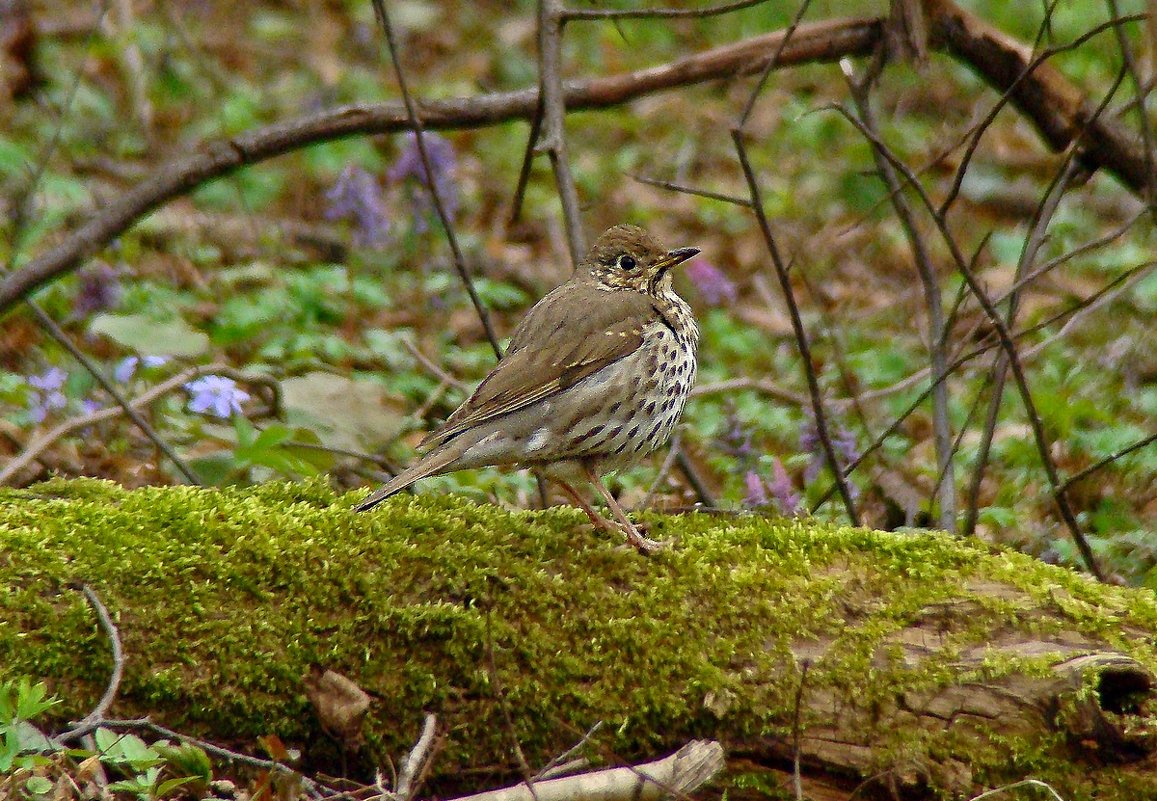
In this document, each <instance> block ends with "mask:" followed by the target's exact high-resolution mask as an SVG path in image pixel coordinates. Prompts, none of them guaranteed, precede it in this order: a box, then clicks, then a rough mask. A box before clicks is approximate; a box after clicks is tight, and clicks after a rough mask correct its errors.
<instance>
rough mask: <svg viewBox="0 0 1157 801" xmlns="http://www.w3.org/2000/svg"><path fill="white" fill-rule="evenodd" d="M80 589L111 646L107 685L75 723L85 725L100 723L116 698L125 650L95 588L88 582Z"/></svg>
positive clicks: (123, 665) (122, 674) (123, 666)
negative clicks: (88, 709) (109, 672)
mask: <svg viewBox="0 0 1157 801" xmlns="http://www.w3.org/2000/svg"><path fill="white" fill-rule="evenodd" d="M79 589H80V591H81V592H83V593H84V597H85V598H87V599H88V603H89V605H90V606H91V607H92V609H93V611H94V612H96V617H97V620H99V621H100V627H101V628H102V629H104V633H105V636H107V637H108V640H109V645H110V646H111V647H112V675H110V676H109V679H108V686H107V687H106V688H105V691H104V695H102V696H101V697H100V701H98V702H97V704H96V706H95V707H93V709H92V711H91V712H89V713H88V714H87V715H85V716H84V718H83V719H81V720H80V722H79V723H78V724H77V725H78V726H85V725H88V724H90V723H100V721H102V720H104V716H105V715H106V714H107V713H108V708H109V707H110V706H112V702H113V701H114V700H115V699H116V695H117V691H118V690H119V689H120V686H121V677H122V676H124V672H125V651H124V647H123V646H122V645H121V635H120V632H119V631H117V627H116V624H114V623H113V622H112V617H111V616H109V613H108V609H107V608H105V605H104V604H103V603H102V602H101V600H100V596H99V595H97V594H96V590H94V589H93V588H92V587H90V586H89V585H88V584H81V585H80V587H79Z"/></svg>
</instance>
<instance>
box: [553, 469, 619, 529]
mask: <svg viewBox="0 0 1157 801" xmlns="http://www.w3.org/2000/svg"><path fill="white" fill-rule="evenodd" d="M554 483H555V484H558V485H559V486H560V487H562V490H563V492H565V493H566V494H567V495H568V496H569V497H570V499H571V500H572V501H574V504H575V506H577V507H578V508H580V509H582V510H583V511H584V512H586V515H587V517H589V518H590V519H591V522H592V523H594V524H595V526H597V527H598V528H601V529H602V530H603V531H610V530H611V529H613V528H615V524H614V523H612V522H611V521H610V520H607V519H606V518H605V517H603V516H602V515H600V514H599V513H598V512H596V511H595V510H594V508H592V507H591V505H590V504H589V503H587V501H586V498H584V497H583V496H582V494H581V493H580V492H579V491H578V490H576V489H575V488H574V487H572V486H571V485H570V484H568V483H567V482H565V481H563V480H562V479H561V478H555V479H554Z"/></svg>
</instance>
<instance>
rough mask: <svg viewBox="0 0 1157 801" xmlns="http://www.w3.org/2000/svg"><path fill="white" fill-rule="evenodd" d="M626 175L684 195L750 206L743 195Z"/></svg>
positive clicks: (749, 202)
mask: <svg viewBox="0 0 1157 801" xmlns="http://www.w3.org/2000/svg"><path fill="white" fill-rule="evenodd" d="M627 177H628V178H630V179H631V180H632V181H638V182H639V183H641V184H647V185H648V186H657V187H659V188H660V189H669V190H671V191H672V192H680V193H682V194H684V195H695V196H696V197H705V198H708V199H710V200H718V201H721V202H723V203H731V204H732V205H735V206H743V207H744V208H748V209H749V208H751V201H750V200H748V199H747V198H745V197H737V196H736V195H725V194H723V193H722V192H711V191H709V190H707V189H695V188H694V187H690V186H683V185H681V184H676V183H672V182H671V181H660V180H657V179H655V178H647V177H645V176H642V175H634V174H632V173H627Z"/></svg>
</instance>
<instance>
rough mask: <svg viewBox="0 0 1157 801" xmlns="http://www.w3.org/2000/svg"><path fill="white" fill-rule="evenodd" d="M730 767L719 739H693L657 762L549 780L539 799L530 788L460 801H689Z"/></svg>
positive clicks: (492, 792)
mask: <svg viewBox="0 0 1157 801" xmlns="http://www.w3.org/2000/svg"><path fill="white" fill-rule="evenodd" d="M725 765H726V760H725V759H724V756H723V746H721V745H720V744H719V743H717V742H715V741H714V740H692V741H691V742H689V743H687V744H686V745H685V746H683V747H682V748H680V749H679V750H678V751H676V752H675V753H674V754H671V755H670V756H668V757H665V758H663V759H657V760H655V761H654V762H645V763H643V764H641V765H627V766H624V767H618V768H607V769H605V770H597V771H592V772H591V773H583V774H580V775H578V776H568V777H566V778H564V779H548V780H546V781H542V782H538V783H536V784H535V789H536V791H537V793H538V795H537V797H536V796H532V795H531V794H530V792H529V791H528V790H527V787H526V785H525V784H517V785H515V786H513V787H506V788H504V789H501V790H490V791H488V792H484V793H478V794H476V795H469V796H464V797H461V798H457V799H454V801H533V800H534V799H536V798H537V801H574V799H579V798H584V799H600V801H659V799H661V798H665V797H668V796H670V795H674V796H675V797H677V798H680V799H688V798H689V793H691V792H694V791H695V790H696V789H697V788H699V787H701V786H702V785H703V784H705V783H706V782H708V781H710V780H711V779H712V778H713V777H714V776H715V775H716V774H717V773H719V772H720V771H721V770H723V768H724V767H725Z"/></svg>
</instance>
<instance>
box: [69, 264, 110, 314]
mask: <svg viewBox="0 0 1157 801" xmlns="http://www.w3.org/2000/svg"><path fill="white" fill-rule="evenodd" d="M77 279H78V280H79V286H78V287H77V290H76V297H75V298H74V299H73V301H72V313H73V315H75V316H76V317H77V318H78V319H83V318H85V317H88V316H89V315H91V314H96V313H97V312H101V311H104V310H105V309H111V308H113V307H114V306H116V305H117V304H118V303H119V302H120V299H121V295H122V294H123V289H122V287H121V282H120V276H118V275H117V271H116V270H114V269H113V268H112V267H110V266H109V265H108V264H106V263H105V262H97V263H96V264H94V265H93V266H92V267H89V268H88V269H85V270H81V271H80V272H79V273H78V274H77Z"/></svg>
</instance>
